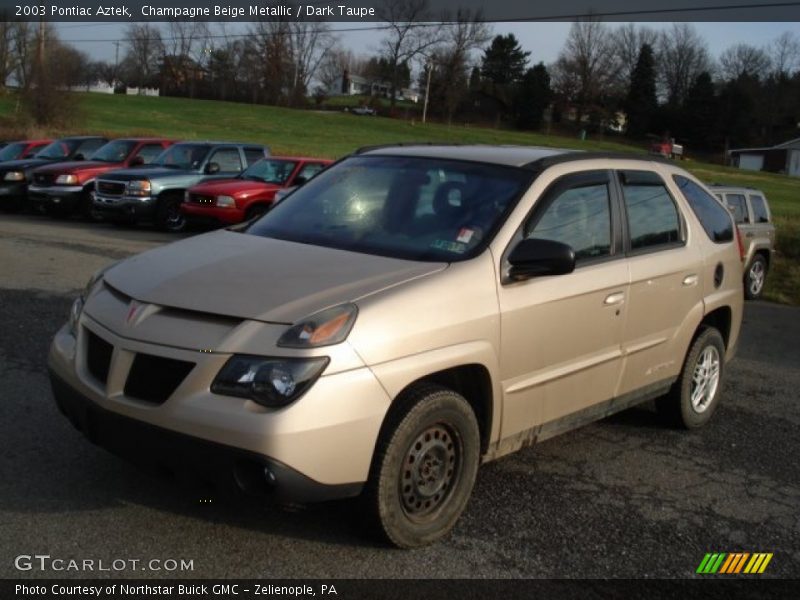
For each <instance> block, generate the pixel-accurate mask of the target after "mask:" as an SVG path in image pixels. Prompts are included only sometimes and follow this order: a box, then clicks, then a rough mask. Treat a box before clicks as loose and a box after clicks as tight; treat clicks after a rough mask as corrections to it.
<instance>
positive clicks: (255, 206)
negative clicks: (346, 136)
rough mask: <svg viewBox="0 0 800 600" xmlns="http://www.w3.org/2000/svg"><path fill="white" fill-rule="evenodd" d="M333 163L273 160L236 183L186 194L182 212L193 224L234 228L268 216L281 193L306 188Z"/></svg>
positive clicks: (210, 185)
mask: <svg viewBox="0 0 800 600" xmlns="http://www.w3.org/2000/svg"><path fill="white" fill-rule="evenodd" d="M332 162H333V161H331V160H325V159H322V158H302V157H292V156H277V157H276V156H271V157H269V158H265V159H263V160H259V161H258V162H256V163H253V164H252V165H250V166H249V167H248V168H247V169H246V170H244V171H242V173H241V174H239V175H238V176H237V177H234V178H232V179H215V180H212V181H206V182H202V183H199V184H197V185H196V186H194V187H191V188H189V189H188V190H186V194H185V195H184V200H183V204H181V212H182V213H183V214H184V215H186V218H187V219H189V220H190V221H196V222H206V223H216V224H219V223H223V224H232V223H239V222H240V221H245V220H249V219H253V218H255V217H258V216H260V215H262V214H264V213H265V212H266V211H267V209H268V208H269V206H270V205H271V204H272V202H273V200H274V199H275V193H276V192H277V191H278V190H281V189H284V188H288V187H292V186H297V185H302V184H303V183H305V182H306V181H308V180H309V179H311V178H312V177H314V176H315V175H316V174H317V173H319V172H320V171H322V170H323V169H324V168H325V167H327V166H328V165H329V164H331V163H332Z"/></svg>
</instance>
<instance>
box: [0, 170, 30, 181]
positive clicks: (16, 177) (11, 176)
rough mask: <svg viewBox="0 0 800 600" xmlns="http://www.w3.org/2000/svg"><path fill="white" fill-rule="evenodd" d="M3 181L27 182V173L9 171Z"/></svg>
mask: <svg viewBox="0 0 800 600" xmlns="http://www.w3.org/2000/svg"><path fill="white" fill-rule="evenodd" d="M3 179H5V180H6V181H25V173H23V172H22V171H9V172H8V173H6V175H5V177H3Z"/></svg>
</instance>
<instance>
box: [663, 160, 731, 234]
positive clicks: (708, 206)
mask: <svg viewBox="0 0 800 600" xmlns="http://www.w3.org/2000/svg"><path fill="white" fill-rule="evenodd" d="M672 178H673V180H674V181H675V183H676V185H677V186H678V188H679V189H680V191H681V193H682V194H683V197H684V198H686V201H687V202H688V203H689V206H690V207H691V209H692V212H694V214H695V216H696V217H697V219H698V220H699V221H700V225H702V226H703V230H704V231H705V232H706V235H707V236H708V238H709V239H710V240H711V241H712V242H715V243H717V244H723V243H725V242H730V241H733V227H734V225H733V217H732V215H731V214H730V212H729V211H728V209H727V208H725V207H724V206H723V205H722V204H721V203H720V202H719V200H717V199H716V198H715V197H714V196H712V195H711V194H709V193H708V192H706V191H705V190H704V189H703V188H701V187H700V186H699V185H697V184H696V183H695V182H694V181H692V180H691V179H688V178H687V177H683V176H682V175H673V176H672Z"/></svg>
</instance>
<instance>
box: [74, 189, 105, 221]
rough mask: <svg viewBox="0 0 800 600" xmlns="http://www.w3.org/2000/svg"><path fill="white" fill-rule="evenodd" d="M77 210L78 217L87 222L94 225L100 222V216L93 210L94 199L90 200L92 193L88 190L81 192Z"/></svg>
mask: <svg viewBox="0 0 800 600" xmlns="http://www.w3.org/2000/svg"><path fill="white" fill-rule="evenodd" d="M77 209H78V212H79V213H80V215H81V216H82V217H83V218H84V219H86V220H87V221H91V222H92V223H94V222H97V221H100V220H101V219H100V216H99V215H98V214H97V212H96V211H95V210H94V198H92V192H91V191H90V190H83V193H82V194H81V197H80V199H79V200H78V206H77Z"/></svg>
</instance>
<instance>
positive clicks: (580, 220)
mask: <svg viewBox="0 0 800 600" xmlns="http://www.w3.org/2000/svg"><path fill="white" fill-rule="evenodd" d="M595 179H596V178H595ZM552 193H553V194H554V196H552V197H551V198H549V199H547V198H546V199H545V202H546V203H547V204H546V205H547V207H546V208H545V209H544V212H542V213H541V214H540V215H539V216H538V219H537V220H536V223H535V224H534V225H533V226H532V227H530V226H529V227H526V234H525V237H526V238H537V239H543V240H553V241H556V242H562V243H564V244H569V245H570V246H572V249H573V250H574V251H575V258H576V260H578V261H580V260H587V259H592V258H599V257H603V256H610V255H611V203H610V198H609V191H608V183H597V182H594V183H589V182H587V184H585V185H581V184H577V183H576V185H574V186H572V187H567V188H566V189H564V188H563V187H562V188H559V187H557V188H555V189H554V191H553V192H552Z"/></svg>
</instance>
